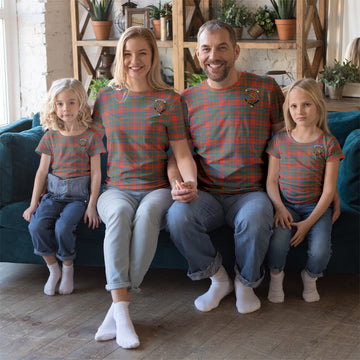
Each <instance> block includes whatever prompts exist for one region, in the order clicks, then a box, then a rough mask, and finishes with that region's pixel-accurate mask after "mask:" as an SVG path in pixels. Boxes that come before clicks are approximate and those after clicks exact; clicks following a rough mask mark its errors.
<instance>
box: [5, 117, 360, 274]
mask: <svg viewBox="0 0 360 360" xmlns="http://www.w3.org/2000/svg"><path fill="white" fill-rule="evenodd" d="M328 124H329V127H330V130H331V131H332V133H333V134H334V135H335V136H336V137H337V139H338V140H339V142H340V145H341V147H342V149H343V152H344V154H345V159H344V160H343V161H342V162H341V165H340V173H339V179H338V189H339V193H340V198H341V203H342V205H341V206H342V213H341V216H340V218H339V220H338V221H337V222H336V223H335V225H334V227H333V233H332V248H333V253H332V257H331V260H330V263H329V266H328V270H327V271H328V272H333V273H358V272H359V243H360V111H348V112H337V113H330V114H329V115H328ZM42 135H43V131H42V128H41V126H40V125H39V115H38V114H36V115H35V116H34V118H33V119H28V118H22V119H20V120H18V121H16V122H14V123H12V124H10V125H8V126H6V127H4V128H2V129H0V261H1V262H15V263H33V264H41V263H43V260H42V258H41V257H39V256H36V255H34V253H33V246H32V242H31V238H30V235H29V232H28V228H27V225H28V223H27V222H26V221H25V220H24V219H23V218H22V213H23V211H24V210H25V209H26V208H27V207H28V206H29V203H30V198H31V193H32V187H33V183H34V177H35V173H36V170H37V167H38V164H39V160H40V157H39V156H38V155H37V154H36V153H35V151H34V150H35V147H36V146H37V144H38V142H39V141H40V139H41V136H42ZM101 160H102V175H103V180H104V179H105V176H106V155H104V156H103V157H102V159H101ZM104 230H105V229H104V225H103V224H102V225H101V226H100V227H99V228H98V229H95V230H91V229H89V228H88V227H87V226H86V225H85V224H83V223H80V225H79V227H78V230H77V258H76V264H77V265H87V266H103V265H104V260H103V239H104ZM211 235H212V239H213V241H214V243H215V246H216V247H217V248H218V249H219V251H220V252H221V253H222V255H223V258H224V263H225V266H226V268H227V269H228V270H229V271H231V270H232V267H233V264H234V257H233V236H232V230H231V229H230V228H228V227H223V228H220V229H218V230H216V231H214V232H213V233H212V234H211ZM306 249H307V246H306V243H303V244H301V245H300V246H299V247H297V248H295V249H291V251H290V253H289V257H288V262H287V270H289V271H298V270H301V269H302V268H303V267H304V264H305V261H306ZM151 266H152V267H157V268H176V269H186V268H187V264H186V261H185V259H184V258H183V257H182V256H181V254H180V253H179V252H178V251H177V249H176V248H175V246H174V245H173V244H172V242H171V240H170V237H169V234H168V233H167V232H166V231H161V233H160V236H159V242H158V248H157V251H156V254H155V258H154V260H153V262H152V265H151Z"/></svg>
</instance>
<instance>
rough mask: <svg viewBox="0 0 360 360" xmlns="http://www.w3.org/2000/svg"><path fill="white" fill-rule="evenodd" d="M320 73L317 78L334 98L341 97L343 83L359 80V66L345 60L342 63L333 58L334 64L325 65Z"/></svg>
mask: <svg viewBox="0 0 360 360" xmlns="http://www.w3.org/2000/svg"><path fill="white" fill-rule="evenodd" d="M320 75H321V77H320V78H319V80H320V81H321V82H322V83H324V84H325V85H326V87H327V89H328V92H329V97H330V98H331V99H336V100H339V99H341V98H342V95H343V89H344V85H346V84H348V83H356V82H360V69H359V66H357V65H354V64H352V63H351V62H350V61H347V60H346V61H343V62H342V63H340V61H337V60H334V65H329V66H328V65H325V66H324V69H323V70H322V71H320Z"/></svg>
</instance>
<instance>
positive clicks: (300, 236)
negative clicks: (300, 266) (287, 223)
mask: <svg viewBox="0 0 360 360" xmlns="http://www.w3.org/2000/svg"><path fill="white" fill-rule="evenodd" d="M291 225H292V226H296V227H297V231H296V233H295V235H294V236H293V237H292V238H291V239H290V245H291V246H294V247H296V246H298V245H299V244H300V243H301V242H302V241H303V240H304V239H305V236H306V234H307V233H308V232H309V230H310V229H311V226H309V225H308V224H307V222H306V221H299V222H297V223H291Z"/></svg>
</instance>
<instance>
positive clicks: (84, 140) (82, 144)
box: [79, 137, 87, 147]
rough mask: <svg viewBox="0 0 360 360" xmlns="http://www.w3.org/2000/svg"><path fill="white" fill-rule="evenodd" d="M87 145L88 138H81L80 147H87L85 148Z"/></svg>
mask: <svg viewBox="0 0 360 360" xmlns="http://www.w3.org/2000/svg"><path fill="white" fill-rule="evenodd" d="M86 143H87V139H86V138H84V137H82V138H80V140H79V145H80V146H81V147H85V146H86Z"/></svg>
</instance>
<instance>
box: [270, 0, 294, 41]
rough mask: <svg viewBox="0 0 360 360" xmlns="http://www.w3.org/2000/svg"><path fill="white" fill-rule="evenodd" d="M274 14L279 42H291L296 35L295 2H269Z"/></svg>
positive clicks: (283, 0)
mask: <svg viewBox="0 0 360 360" xmlns="http://www.w3.org/2000/svg"><path fill="white" fill-rule="evenodd" d="M270 1H271V4H272V6H273V8H274V10H275V12H276V19H275V25H276V29H277V32H278V35H279V39H280V40H293V39H294V38H295V34H296V19H295V10H296V0H270Z"/></svg>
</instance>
